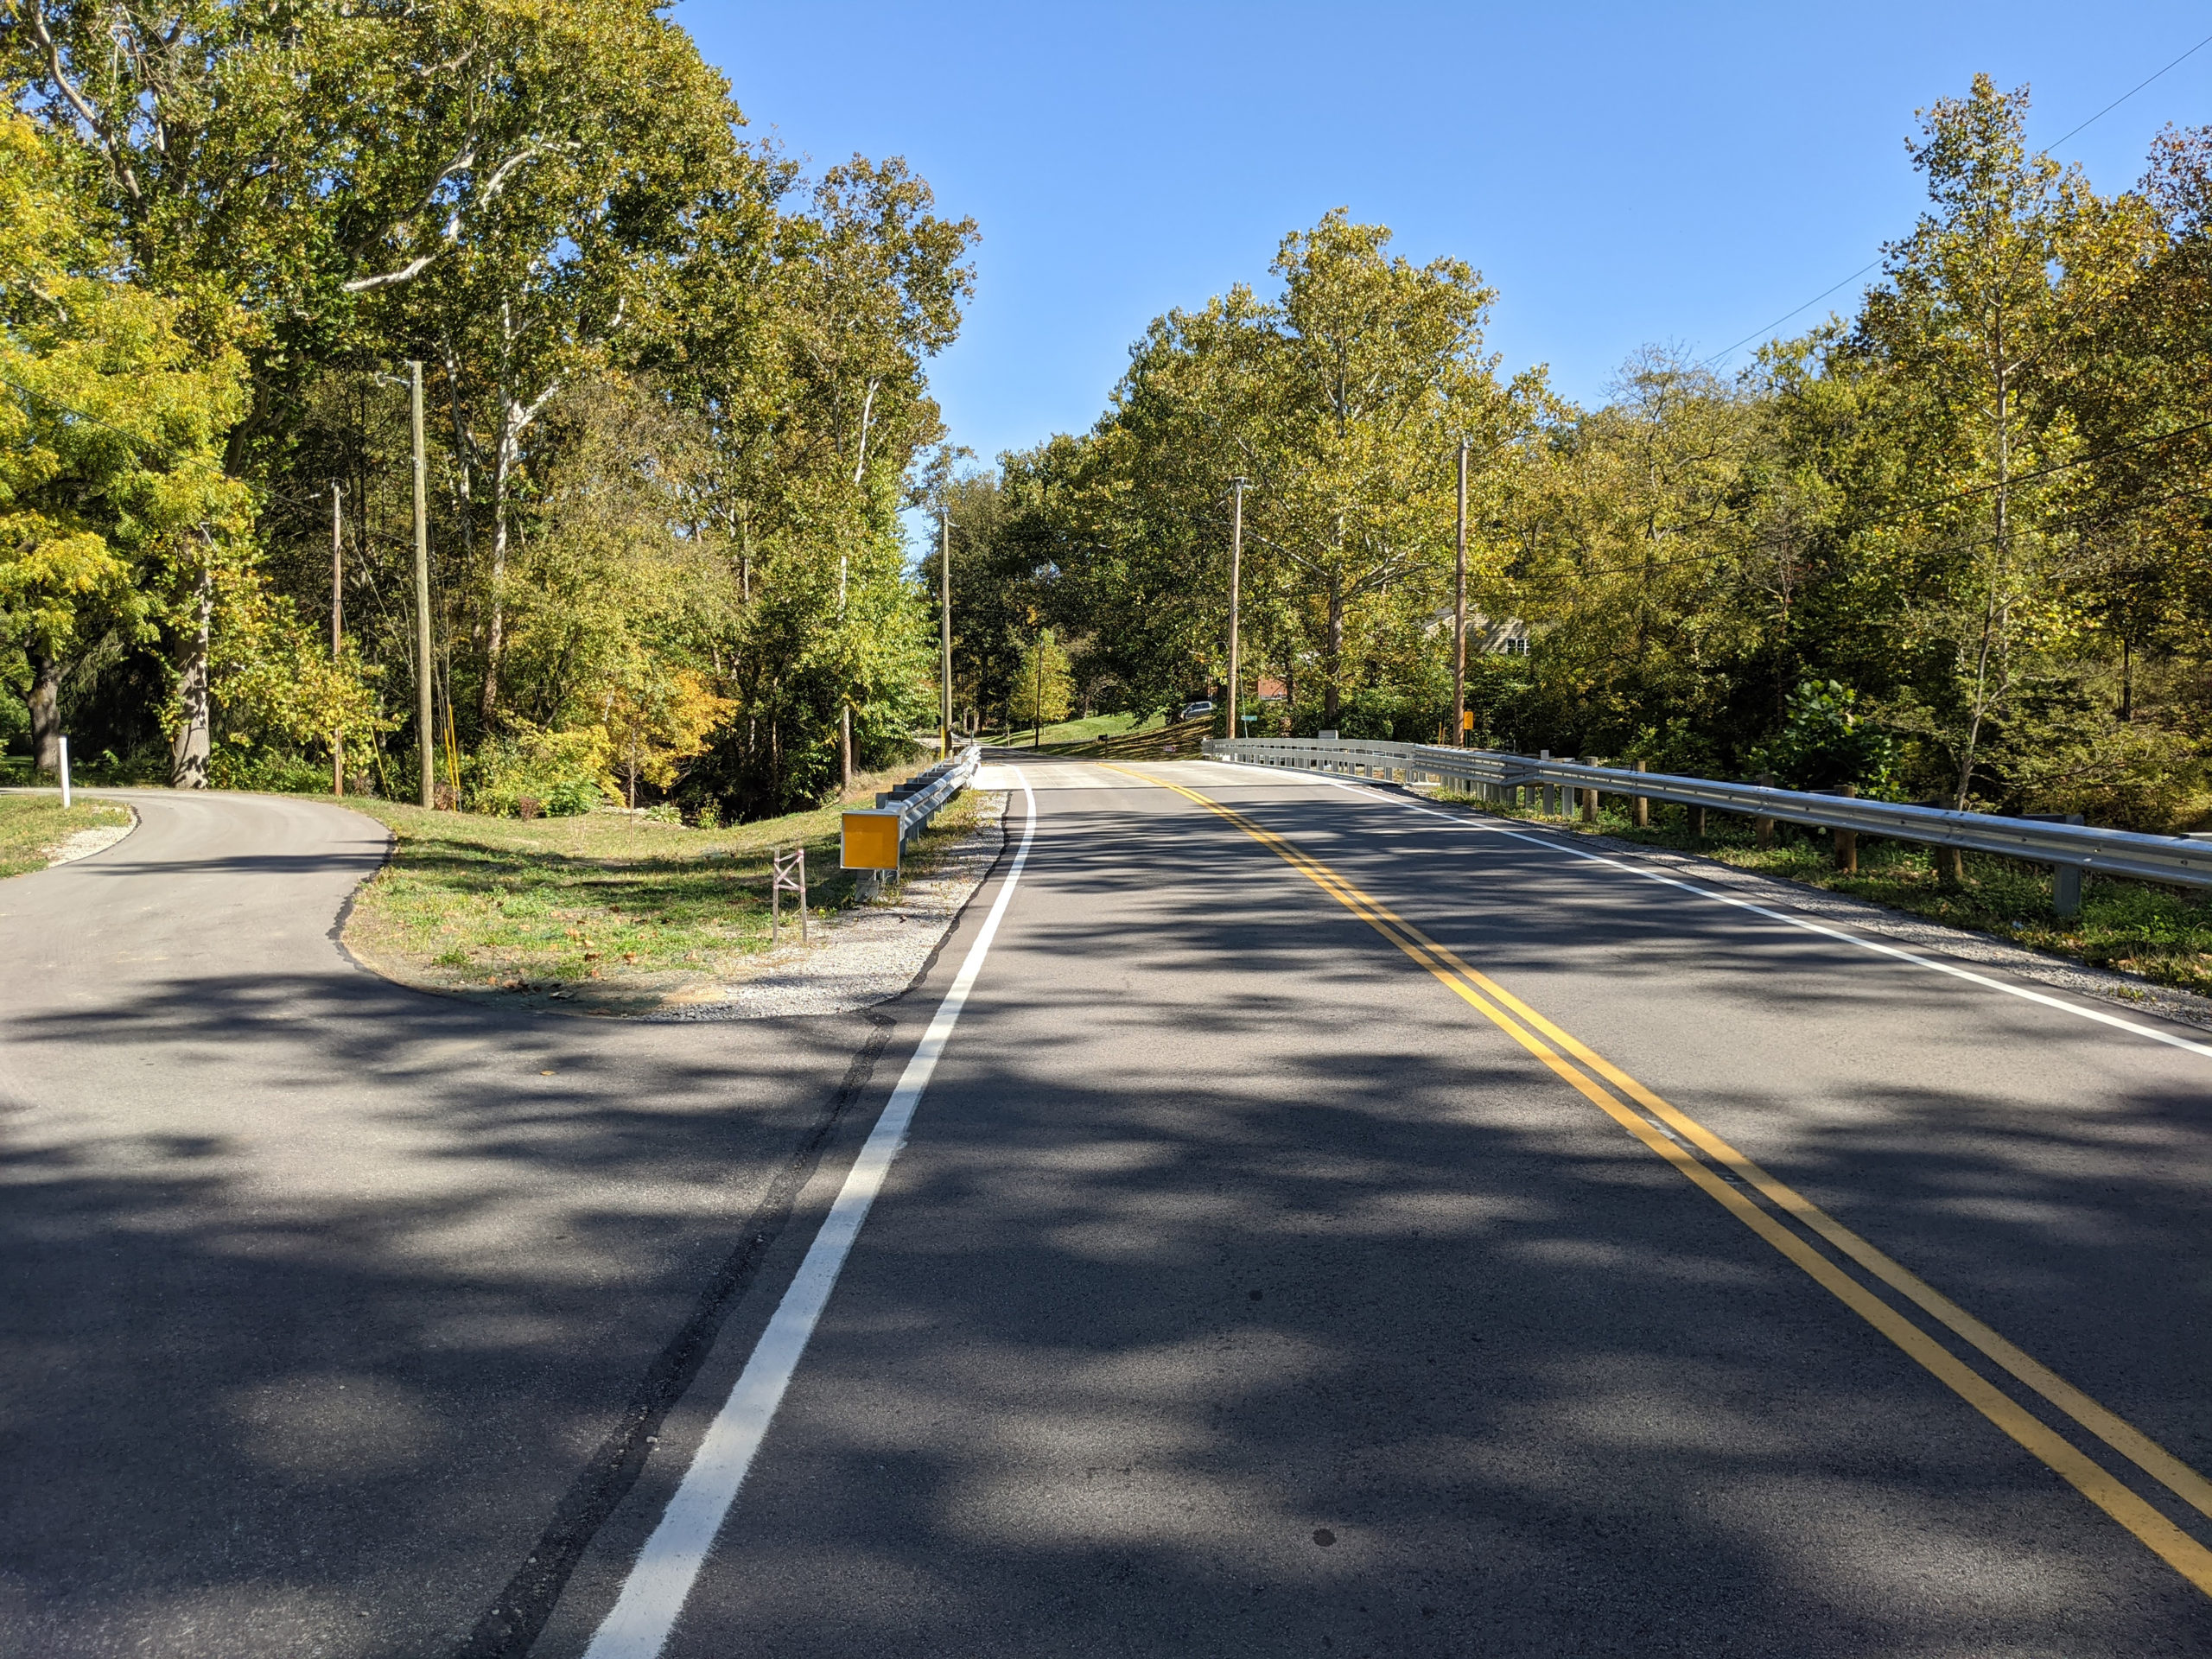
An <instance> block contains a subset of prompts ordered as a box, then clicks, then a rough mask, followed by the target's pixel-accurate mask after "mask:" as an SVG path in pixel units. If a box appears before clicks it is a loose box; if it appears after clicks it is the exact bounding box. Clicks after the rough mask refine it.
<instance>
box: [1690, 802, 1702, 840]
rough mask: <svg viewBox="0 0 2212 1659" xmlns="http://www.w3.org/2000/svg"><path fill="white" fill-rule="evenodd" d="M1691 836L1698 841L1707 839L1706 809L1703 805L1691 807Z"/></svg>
mask: <svg viewBox="0 0 2212 1659" xmlns="http://www.w3.org/2000/svg"><path fill="white" fill-rule="evenodd" d="M1690 836H1691V837H1692V839H1694V840H1697V841H1703V840H1704V839H1705V809H1704V808H1703V807H1701V806H1694V807H1692V808H1690Z"/></svg>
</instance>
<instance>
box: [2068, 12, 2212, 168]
mask: <svg viewBox="0 0 2212 1659" xmlns="http://www.w3.org/2000/svg"><path fill="white" fill-rule="evenodd" d="M2208 46H2212V35H2206V36H2205V37H2204V38H2203V39H2202V40H2201V41H2198V42H2197V43H2196V45H2195V46H2192V47H2190V48H2189V50H2188V51H2186V52H2184V53H2183V54H2181V56H2180V57H2178V58H2176V59H2175V60H2173V61H2172V62H2171V63H2170V64H2168V65H2167V66H2166V68H2165V69H2161V70H2159V71H2158V74H2153V75H2148V76H2145V78H2144V79H2141V80H2139V81H2137V82H2136V83H2135V85H2133V86H2131V87H2129V88H2128V89H2127V90H2126V92H2122V93H2121V94H2120V96H2119V97H2118V98H2115V99H2113V101H2112V102H2111V103H2109V104H2107V105H2105V106H2104V108H2102V109H2101V110H2099V111H2097V112H2096V113H2095V114H2094V115H2093V116H2091V117H2090V118H2088V120H2087V121H2084V122H2083V123H2082V125H2081V126H2079V127H2075V128H2073V129H2071V130H2069V131H2068V132H2066V133H2064V134H2063V135H2061V136H2060V137H2056V138H2054V139H2053V140H2052V141H2051V143H2050V148H2051V149H2057V148H2058V147H2059V145H2061V144H2063V143H2065V142H2066V141H2067V139H2069V138H2071V137H2074V135H2075V133H2077V132H2080V131H2082V130H2083V128H2086V127H2090V126H2094V124H2096V123H2098V122H2100V121H2101V120H2103V119H2104V118H2105V117H2107V116H2108V115H2110V114H2111V113H2112V112H2113V111H2114V110H2116V109H2118V108H2119V107H2120V105H2123V104H2125V103H2126V102H2127V100H2128V99H2131V98H2133V97H2134V96H2135V94H2136V93H2138V92H2141V91H2142V90H2143V89H2144V88H2145V86H2149V85H2150V84H2151V83H2152V81H2154V80H2156V79H2158V76H2159V75H2163V74H2164V73H2166V69H2177V68H2179V67H2181V66H2182V65H2183V63H2185V62H2187V61H2188V60H2190V59H2191V58H2193V57H2195V56H2196V54H2198V53H2199V52H2202V50H2203V49H2204V48H2206V47H2208Z"/></svg>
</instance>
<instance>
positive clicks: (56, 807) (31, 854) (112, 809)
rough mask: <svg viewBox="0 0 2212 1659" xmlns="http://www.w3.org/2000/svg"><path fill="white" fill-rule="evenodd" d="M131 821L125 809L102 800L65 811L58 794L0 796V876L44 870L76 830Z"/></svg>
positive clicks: (86, 802) (128, 811)
mask: <svg viewBox="0 0 2212 1659" xmlns="http://www.w3.org/2000/svg"><path fill="white" fill-rule="evenodd" d="M111 823H130V809H129V808H128V807H122V806H112V805H110V804H107V803H106V802H104V801H79V802H77V803H75V804H73V805H72V806H71V807H70V809H69V810H67V812H65V811H63V810H61V798H60V796H58V795H56V796H42V795H0V877H6V876H10V875H21V874H23V873H24V872H25V871H26V870H42V869H44V868H46V867H47V864H48V861H51V859H52V858H53V856H54V849H56V848H58V847H60V845H61V843H62V842H65V841H67V840H68V839H69V837H70V836H73V835H74V834H76V832H77V831H78V830H79V829H98V828H99V827H100V826H101V825H103V824H111Z"/></svg>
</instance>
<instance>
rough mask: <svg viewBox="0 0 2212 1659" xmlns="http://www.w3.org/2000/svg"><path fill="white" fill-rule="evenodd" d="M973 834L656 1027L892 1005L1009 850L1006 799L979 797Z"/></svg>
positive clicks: (688, 999) (693, 996)
mask: <svg viewBox="0 0 2212 1659" xmlns="http://www.w3.org/2000/svg"><path fill="white" fill-rule="evenodd" d="M974 798H975V802H976V805H975V821H974V825H973V827H972V828H971V829H969V832H968V833H967V834H966V835H964V836H962V837H961V838H960V839H959V840H958V841H957V842H954V843H953V844H952V845H951V846H950V848H947V849H945V850H944V852H943V853H942V854H940V855H938V857H937V858H936V859H935V860H934V861H932V862H931V866H930V868H927V869H925V870H924V871H922V872H920V873H918V874H915V875H912V876H910V877H909V878H908V879H907V880H905V881H902V882H900V883H899V886H898V887H897V888H896V889H895V890H894V891H893V892H892V893H890V894H888V895H887V897H886V898H885V899H881V900H880V901H878V902H876V903H874V904H868V905H860V906H855V907H854V908H852V909H850V910H846V911H840V912H834V913H833V914H831V915H829V916H828V917H826V918H816V919H815V921H814V922H813V923H812V924H811V925H810V930H809V936H808V939H807V942H806V943H805V944H799V943H798V942H797V941H796V940H793V941H791V942H790V943H787V944H781V945H779V946H777V947H776V948H774V949H773V950H769V951H767V952H765V953H764V954H762V955H761V956H760V957H756V958H755V959H754V968H753V972H752V973H750V974H748V975H747V976H745V977H743V978H741V979H736V980H733V981H728V982H723V983H721V984H718V985H711V986H702V987H699V988H695V989H691V990H687V991H682V992H678V993H677V994H676V995H674V996H672V997H671V998H670V999H669V1000H668V1003H667V1005H666V1006H664V1007H662V1008H660V1009H658V1010H657V1011H656V1012H654V1013H652V1014H646V1015H645V1016H644V1017H645V1019H647V1020H655V1021H672V1020H685V1021H689V1020H775V1019H785V1018H790V1017H792V1016H796V1015H804V1014H851V1013H854V1012H855V1011H857V1010H859V1009H861V1008H867V1007H874V1005H875V1004H877V1003H879V1002H887V1001H890V1000H891V999H892V998H893V997H894V996H897V995H899V994H900V993H901V992H903V991H905V990H906V988H907V987H908V986H910V985H912V983H913V982H915V981H916V980H917V979H918V978H920V977H921V976H922V975H923V973H924V972H925V971H926V970H927V969H928V967H929V964H930V961H931V958H932V957H934V956H935V955H936V954H937V948H938V944H941V943H942V942H943V940H944V936H945V933H946V931H948V930H949V929H950V927H951V925H952V923H953V919H954V918H956V917H957V916H958V915H959V914H960V912H961V911H962V910H963V908H964V907H965V906H966V905H967V903H968V901H969V899H972V898H974V897H975V896H976V889H977V888H978V887H982V885H983V880H984V878H985V877H987V876H988V875H989V874H990V872H991V867H992V866H993V865H994V864H995V863H996V862H997V861H998V857H999V854H1000V852H1001V849H1003V848H1004V847H1005V845H1006V804H1007V798H1006V796H1005V795H1003V794H1001V793H998V792H995V791H975V795H974Z"/></svg>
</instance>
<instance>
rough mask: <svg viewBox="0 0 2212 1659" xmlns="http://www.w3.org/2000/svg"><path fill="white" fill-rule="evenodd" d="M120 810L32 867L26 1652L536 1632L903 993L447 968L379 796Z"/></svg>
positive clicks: (20, 1263) (17, 1163) (2, 1438)
mask: <svg viewBox="0 0 2212 1659" xmlns="http://www.w3.org/2000/svg"><path fill="white" fill-rule="evenodd" d="M120 798H122V799H124V800H127V801H128V802H129V804H130V805H132V806H133V807H135V808H136V809H137V812H138V814H139V815H140V817H141V819H142V820H143V823H142V826H141V827H140V829H138V830H137V832H136V833H135V834H133V835H132V836H130V838H129V839H128V840H127V841H125V842H123V843H121V844H120V845H118V846H116V847H113V848H111V849H108V850H106V851H105V852H103V853H100V854H98V855H94V856H92V857H91V858H88V859H86V860H84V861H79V862H77V863H73V864H70V865H67V866H65V867H60V868H54V869H51V870H46V871H41V872H38V873H35V874H29V875H24V876H22V877H19V878H16V879H15V880H10V881H8V882H7V883H5V884H4V885H0V1114H4V1122H5V1125H6V1128H5V1135H4V1141H0V1180H4V1182H5V1184H6V1192H5V1196H4V1198H0V1263H4V1266H0V1458H4V1459H5V1460H6V1463H7V1466H8V1467H9V1468H10V1471H11V1478H10V1481H9V1483H8V1484H7V1490H6V1493H5V1495H4V1496H0V1649H4V1650H7V1651H10V1652H18V1653H34V1652H35V1653H39V1654H43V1655H54V1656H63V1655H94V1654H100V1655H105V1654H120V1653H126V1652H128V1653H138V1652H160V1653H162V1654H164V1655H168V1656H202V1655H204V1656H210V1659H214V1656H224V1659H236V1656H253V1655H264V1654H265V1655H272V1656H273V1655H292V1654H301V1653H316V1654H329V1655H341V1656H342V1655H354V1654H359V1655H369V1654H393V1653H425V1654H428V1653H445V1652H452V1651H455V1650H461V1649H467V1650H475V1651H482V1652H500V1651H509V1652H512V1651H519V1650H520V1648H521V1645H522V1644H524V1643H526V1642H527V1640H528V1639H529V1638H530V1637H531V1635H532V1634H533V1633H534V1630H535V1628H536V1626H537V1623H538V1622H539V1621H540V1620H542V1618H543V1614H544V1611H545V1610H546V1609H547V1608H548V1607H550V1605H551V1603H552V1601H553V1599H554V1598H555V1597H556V1595H557V1593H558V1592H559V1589H560V1587H561V1580H562V1578H563V1575H564V1574H565V1573H566V1571H567V1567H568V1563H569V1560H570V1559H572V1558H573V1556H574V1555H575V1553H576V1552H577V1551H578V1550H580V1549H581V1548H582V1547H583V1545H584V1544H585V1543H586V1542H587V1541H588V1539H589V1537H590V1535H591V1533H592V1531H593V1529H594V1528H595V1527H596V1525H597V1523H598V1521H599V1519H600V1518H601V1516H602V1515H603V1514H604V1512H605V1511H606V1510H607V1508H609V1507H610V1506H611V1505H612V1504H613V1503H615V1502H616V1501H617V1500H619V1498H620V1497H621V1496H622V1494H623V1492H624V1491H626V1490H627V1484H628V1482H629V1481H630V1480H631V1479H632V1478H634V1476H635V1473H636V1470H637V1468H638V1465H639V1462H640V1460H641V1459H642V1457H643V1455H644V1452H645V1449H646V1447H647V1446H649V1445H650V1443H651V1440H652V1436H653V1435H654V1434H655V1433H657V1432H658V1424H659V1421H660V1417H661V1415H662V1414H664V1412H665V1410H666V1408H667V1406H668V1404H669V1402H671V1401H672V1400H673V1399H674V1398H676V1397H677V1395H678V1394H679V1393H680V1391H681V1388H682V1386H683V1383H684V1382H685V1381H686V1380H687V1379H688V1376H689V1374H690V1370H691V1369H692V1368H693V1367H695V1366H696V1363H698V1360H699V1358H700V1357H701V1356H702V1354H703V1353H704V1351H705V1350H706V1349H707V1347H708V1346H709V1344H711V1341H712V1338H713V1337H714V1334H715V1330H716V1328H717V1327H718V1324H719V1321H720V1319H721V1317H722V1316H723V1315H724V1314H725V1313H727V1312H728V1309H729V1307H730V1306H732V1305H733V1304H734V1302H735V1301H736V1300H739V1299H740V1298H741V1296H742V1294H743V1292H744V1290H745V1288H746V1287H747V1284H748V1283H749V1281H750V1279H751V1276H752V1275H753V1274H754V1272H755V1271H756V1270H757V1268H758V1263H759V1259H760V1255H761V1254H762V1252H764V1251H766V1249H769V1248H771V1247H772V1245H773V1243H774V1242H775V1240H776V1239H777V1237H778V1236H779V1232H780V1230H781V1227H782V1224H783V1218H784V1216H785V1212H786V1211H787V1210H788V1208H789V1205H790V1203H791V1196H792V1194H793V1193H794V1192H796V1190H797V1188H798V1185H799V1184H800V1183H802V1182H803V1181H804V1179H805V1177H806V1175H807V1174H808V1173H810V1170H811V1168H812V1164H813V1160H815V1159H817V1158H818V1156H819V1155H820V1152H821V1147H822V1142H823V1137H824V1135H827V1134H828V1133H829V1129H830V1128H832V1127H833V1125H834V1122H835V1119H836V1116H837V1114H838V1113H839V1112H840V1111H841V1110H842V1108H843V1106H844V1105H845V1104H846V1103H848V1102H849V1100H850V1099H851V1098H852V1096H853V1095H854V1093H855V1090H858V1089H859V1088H861V1086H862V1085H863V1084H865V1083H866V1081H867V1079H868V1076H869V1073H870V1071H871V1068H872V1066H873V1064H874V1058H875V1057H876V1056H877V1055H878V1054H879V1053H880V1052H882V1050H883V1049H884V1047H885V1046H886V1045H887V1043H895V1042H896V1041H897V1040H898V1039H899V1024H900V1022H901V1021H902V1020H904V1019H906V1017H907V1016H906V1014H904V1013H903V1012H902V1010H901V1008H900V1006H899V1005H898V1004H895V1003H894V1004H893V1005H891V1006H890V1007H888V1008H886V1009H882V1010H878V1011H875V1012H874V1013H871V1014H851V1015H845V1016H840V1017H834V1018H822V1019H811V1020H770V1021H760V1022H745V1023H731V1024H711V1025H698V1026H684V1025H639V1024H634V1023H628V1022H618V1021H613V1020H583V1019H577V1018H573V1017H568V1016H563V1015H560V1014H549V1013H545V1012H543V1011H533V1010H530V1009H521V1008H506V1009H503V1008H500V1007H496V1006H486V1005H483V1004H478V1003H470V1002H464V1001H458V1000H454V999H449V998H440V997H433V996H426V995H420V994H417V993H415V992H412V991H409V990H406V989H404V988H400V987H397V986H394V985H391V984H389V983H387V982H384V981H382V980H380V979H378V978H376V977H375V976H372V975H370V974H369V973H367V972H365V971H364V970H362V969H359V968H358V967H356V966H354V965H353V964H352V963H349V962H348V961H347V960H346V958H345V957H344V955H343V954H342V952H341V950H340V947H339V945H338V944H336V942H335V936H336V932H337V929H338V925H339V924H340V919H341V912H342V910H343V908H344V907H345V906H346V903H347V900H348V897H349V895H350V894H351V893H352V892H353V889H354V888H355V887H356V886H357V885H358V884H359V882H360V880H362V879H363V878H364V877H365V876H366V875H368V874H370V873H371V872H372V871H373V870H374V869H375V868H377V866H378V863H379V861H381V859H382V857H383V855H384V851H385V832H384V830H383V829H381V828H380V827H379V826H378V825H376V824H374V823H371V822H370V821H369V820H368V819H366V818H365V817H360V816H359V815H357V814H355V813H353V812H350V811H346V810H342V809H340V808H337V807H334V806H331V805H327V804H321V803H317V802H313V801H308V800H288V799H282V798H262V797H247V796H225V795H220V794H210V795H181V794H173V793H170V792H168V791H145V792H143V793H127V794H124V795H123V796H121V797H120ZM906 1040H907V1041H908V1042H909V1043H911V1040H912V1039H911V1037H909V1038H908V1039H906Z"/></svg>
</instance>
